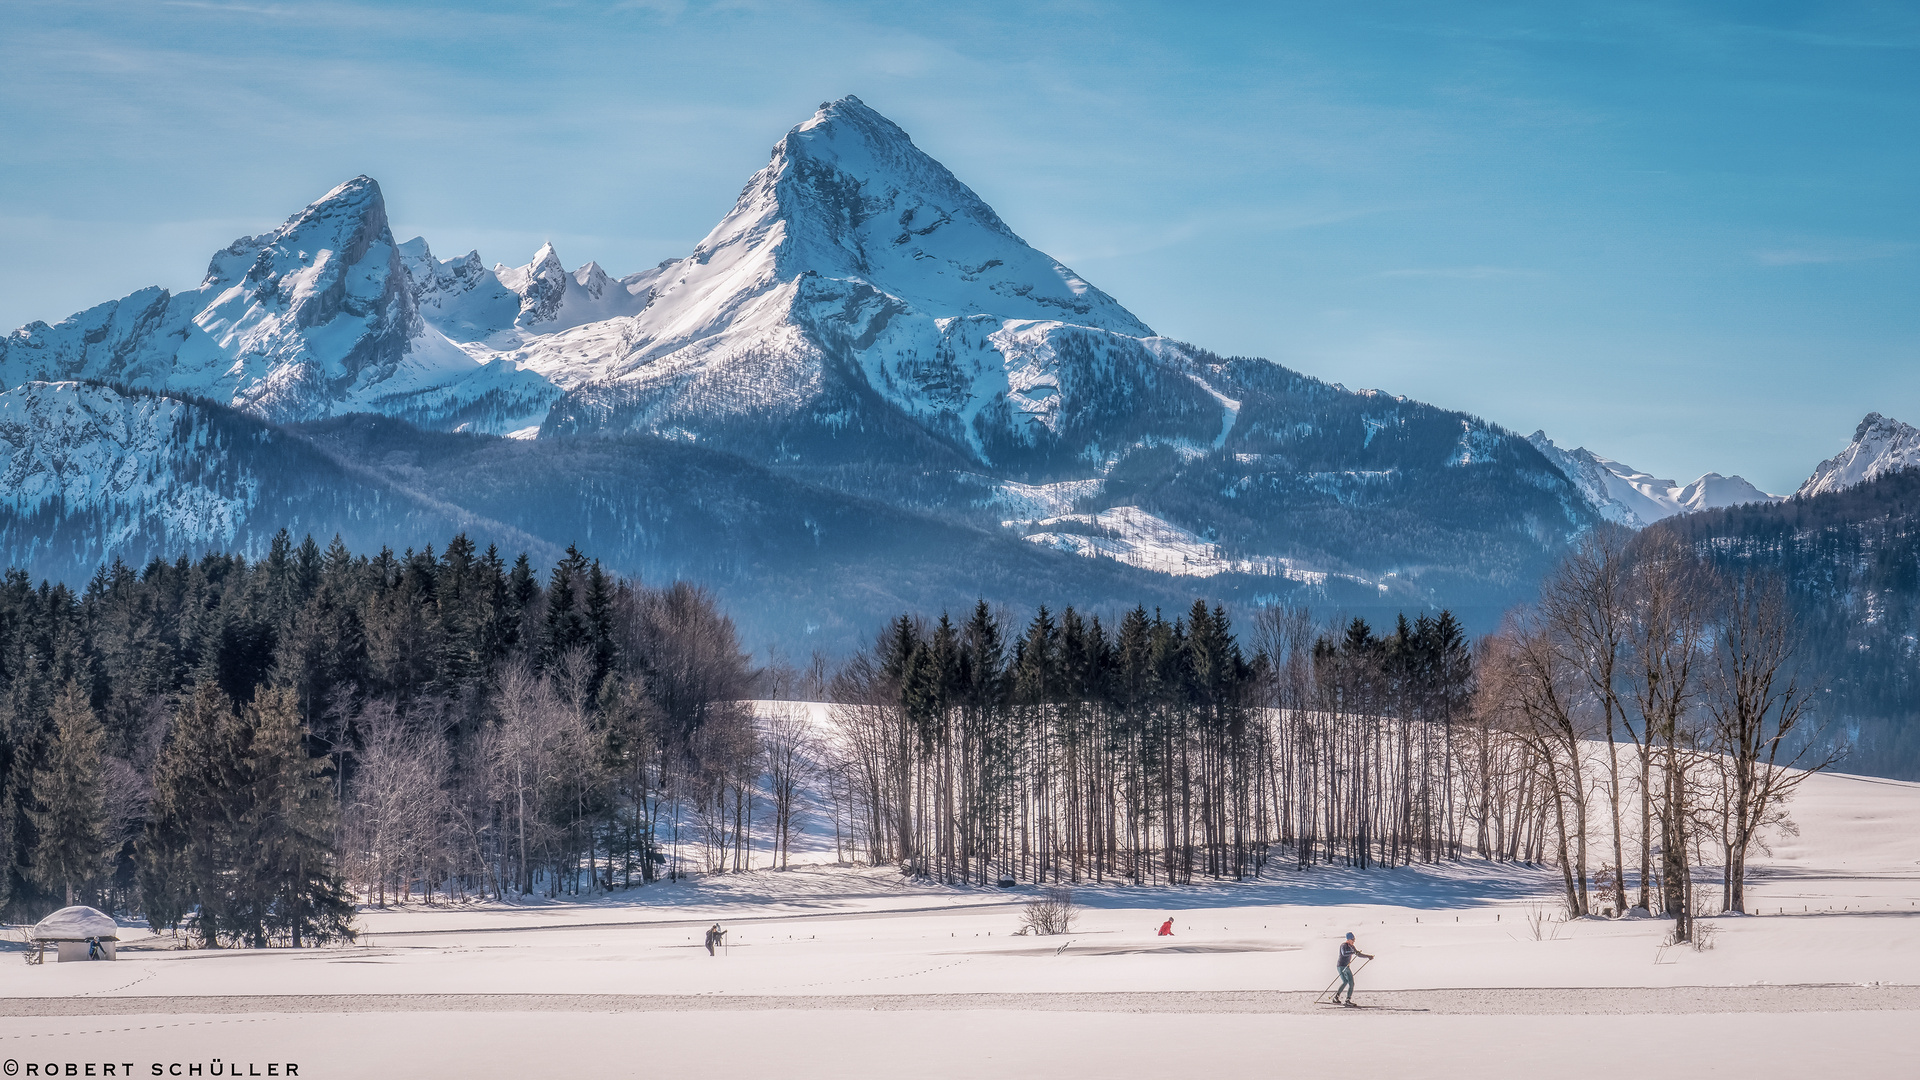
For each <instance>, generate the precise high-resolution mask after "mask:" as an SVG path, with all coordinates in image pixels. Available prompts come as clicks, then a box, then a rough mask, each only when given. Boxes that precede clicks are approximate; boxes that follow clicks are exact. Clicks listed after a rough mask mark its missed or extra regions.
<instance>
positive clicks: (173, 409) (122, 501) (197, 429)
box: [0, 382, 259, 547]
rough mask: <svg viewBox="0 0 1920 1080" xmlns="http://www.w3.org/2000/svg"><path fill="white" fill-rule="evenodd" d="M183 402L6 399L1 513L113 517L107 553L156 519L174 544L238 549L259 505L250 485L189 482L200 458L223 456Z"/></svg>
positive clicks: (32, 392) (50, 386)
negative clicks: (238, 537)
mask: <svg viewBox="0 0 1920 1080" xmlns="http://www.w3.org/2000/svg"><path fill="white" fill-rule="evenodd" d="M197 412H198V410H196V409H195V408H194V407H193V406H191V405H188V404H186V403H184V402H180V401H175V400H173V399H171V398H163V397H129V396H126V395H122V394H119V393H116V392H115V391H113V390H110V389H107V388H106V387H103V386H94V385H88V384H83V383H72V382H61V383H29V384H27V385H25V386H21V387H17V388H15V389H13V390H9V391H7V392H5V393H0V454H4V455H6V459H7V464H6V473H5V475H4V477H0V506H4V507H6V509H8V510H9V511H12V512H13V513H15V514H18V515H22V516H26V517H32V516H35V515H38V514H40V513H41V512H42V511H46V510H51V511H53V512H56V513H60V514H74V513H80V512H83V511H94V512H99V513H104V514H106V515H107V516H108V517H109V518H110V519H111V520H112V522H113V530H112V532H110V533H109V534H108V535H106V536H103V537H101V543H102V544H103V545H104V546H106V547H115V546H118V545H119V544H121V543H123V542H124V541H125V540H126V539H127V538H128V536H129V534H130V533H131V532H132V531H133V530H134V529H136V528H138V527H139V526H140V525H141V524H142V519H152V520H153V522H154V523H156V524H158V526H159V527H160V528H161V529H162V530H164V531H165V532H166V533H167V534H168V535H170V536H175V537H181V538H188V537H191V538H193V539H194V540H196V541H199V542H203V543H210V544H225V543H229V542H231V541H232V540H233V537H234V533H235V530H236V528H237V527H238V525H239V524H240V523H241V522H242V521H244V520H245V519H246V515H247V512H248V511H249V510H250V509H251V508H252V506H253V504H254V502H255V500H256V499H257V498H258V496H259V484H258V482H257V480H256V479H255V478H253V477H249V476H241V477H239V478H237V482H235V483H232V484H214V485H209V484H207V483H204V482H202V478H203V477H205V476H207V475H209V474H208V473H205V472H202V473H199V474H198V475H182V474H181V472H182V470H181V468H180V467H181V466H183V465H186V464H187V461H186V459H187V458H188V457H189V456H191V455H193V454H196V453H199V454H203V455H204V454H209V453H211V454H218V453H219V449H218V447H217V446H214V445H211V444H212V442H213V439H212V431H211V429H210V428H209V427H208V426H207V425H206V424H205V423H203V422H202V419H201V418H200V417H199V416H197V415H196V413H197Z"/></svg>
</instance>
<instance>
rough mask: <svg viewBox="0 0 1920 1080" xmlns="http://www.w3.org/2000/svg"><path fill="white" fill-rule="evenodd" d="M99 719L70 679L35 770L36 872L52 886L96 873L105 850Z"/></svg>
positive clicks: (81, 881) (70, 885) (79, 882)
mask: <svg viewBox="0 0 1920 1080" xmlns="http://www.w3.org/2000/svg"><path fill="white" fill-rule="evenodd" d="M102 738H103V736H102V732H101V729H100V719H99V717H97V716H95V715H94V712H93V706H92V705H91V704H89V703H88V701H87V696H86V693H85V692H84V691H82V690H81V689H80V684H79V683H77V682H71V681H69V682H68V683H67V685H66V687H65V688H64V689H63V690H61V692H60V695H59V696H58V697H56V698H55V699H54V702H53V739H52V741H51V743H50V745H49V747H48V753H47V760H46V764H45V765H43V766H42V767H41V768H38V769H35V770H34V773H33V802H34V804H35V805H34V809H33V810H32V811H30V813H31V815H32V818H33V824H34V832H35V834H36V835H35V837H34V841H35V842H34V852H33V874H34V877H35V879H37V880H38V881H39V883H40V884H41V885H42V886H44V887H45V888H48V889H64V890H65V892H66V899H67V906H72V904H73V897H74V891H75V889H76V888H78V887H81V886H84V885H86V884H88V883H89V882H90V881H92V880H93V878H94V877H95V876H96V875H98V873H99V872H100V870H101V868H102V864H103V863H104V861H105V856H106V825H107V811H106V802H105V799H104V793H103V791H102V789H101V784H100V744H101V742H102Z"/></svg>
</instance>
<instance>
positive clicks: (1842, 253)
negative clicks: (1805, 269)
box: [1753, 244, 1914, 266]
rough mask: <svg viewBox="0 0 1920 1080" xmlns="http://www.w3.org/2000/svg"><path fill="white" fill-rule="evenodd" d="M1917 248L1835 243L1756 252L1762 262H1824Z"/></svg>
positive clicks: (1860, 259) (1856, 259)
mask: <svg viewBox="0 0 1920 1080" xmlns="http://www.w3.org/2000/svg"><path fill="white" fill-rule="evenodd" d="M1913 249H1914V245H1912V244H1835V245H1817V244H1816V245H1809V246H1807V247H1793V248H1772V249H1768V250H1764V251H1756V252H1754V253H1753V261H1755V262H1757V263H1759V264H1760V265H1761V266H1813V265H1818V264H1821V263H1849V262H1867V261H1869V260H1872V259H1893V258H1898V257H1900V256H1902V255H1905V254H1907V253H1908V252H1910V251H1912V250H1913Z"/></svg>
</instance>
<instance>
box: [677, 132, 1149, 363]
mask: <svg viewBox="0 0 1920 1080" xmlns="http://www.w3.org/2000/svg"><path fill="white" fill-rule="evenodd" d="M686 263H687V264H690V266H689V269H691V268H692V267H702V268H704V267H707V266H709V265H713V264H717V267H716V269H717V270H718V271H719V274H718V275H717V276H719V277H720V278H722V279H724V280H725V281H726V282H727V283H728V284H729V285H732V286H734V287H736V288H737V287H740V286H745V285H751V286H754V287H756V288H771V287H774V286H775V285H776V284H778V283H784V282H791V281H793V280H795V279H796V278H798V277H800V276H802V275H805V274H808V273H812V274H814V275H818V276H821V277H825V278H832V279H842V280H853V281H858V282H861V283H863V284H864V285H866V286H869V287H871V288H873V289H877V290H879V291H880V292H882V293H885V294H887V295H889V296H892V297H896V298H898V299H899V300H901V301H904V302H905V303H906V304H907V305H908V306H910V307H911V308H912V309H913V310H914V311H916V312H917V313H920V314H925V315H932V316H946V317H951V316H962V317H964V316H971V315H980V314H990V315H997V316H1000V317H1002V318H1009V319H1034V320H1049V321H1060V322H1067V323H1073V324H1077V325H1082V326H1090V327H1096V328H1099V329H1103V330H1110V331H1115V332H1118V333H1123V334H1129V335H1133V336H1138V337H1146V336H1151V334H1152V333H1153V331H1152V330H1150V329H1148V327H1147V326H1146V324H1145V323H1142V322H1141V321H1140V320H1139V319H1137V318H1135V317H1134V316H1133V314H1132V313H1131V312H1129V311H1127V310H1126V309H1125V308H1124V307H1121V306H1120V304H1119V303H1118V302H1117V301H1115V300H1114V299H1113V298H1112V297H1110V296H1108V295H1107V294H1105V293H1103V292H1101V291H1100V290H1099V289H1096V288H1094V287H1093V286H1092V285H1089V284H1088V283H1087V282H1086V281H1085V280H1083V279H1082V278H1081V277H1080V276H1079V275H1077V274H1075V273H1074V272H1073V271H1071V270H1069V269H1067V268H1066V267H1065V266H1062V265H1061V264H1060V263H1058V262H1056V261H1055V260H1053V259H1052V258H1050V257H1048V256H1047V255H1046V254H1044V253H1042V252H1039V251H1036V250H1034V249H1033V248H1032V247H1029V246H1028V245H1027V243H1026V241H1024V240H1022V239H1020V237H1019V236H1017V235H1015V234H1014V232H1013V230H1011V229H1009V228H1008V227H1007V225H1006V223H1005V222H1003V221H1001V220H1000V216H999V215H998V214H996V213H994V211H993V209H992V207H989V206H988V205H987V204H986V203H985V202H983V201H982V200H981V199H980V197H979V196H978V195H976V194H974V192H973V190H972V189H970V188H968V187H967V186H966V185H965V184H963V183H961V182H960V180H959V179H958V178H957V177H955V176H954V175H953V173H951V172H949V171H948V170H947V168H946V166H944V165H942V164H940V163H939V162H938V161H935V160H934V159H933V158H932V157H930V156H928V155H927V154H926V153H925V152H924V151H922V150H921V149H920V148H919V147H917V146H915V145H914V143H913V140H912V139H911V138H910V137H909V136H908V135H907V133H906V132H905V131H903V130H901V128H900V127H899V125H897V124H895V123H893V121H891V120H888V119H887V118H886V117H884V116H882V115H880V114H879V113H878V112H875V111H874V110H873V109H870V108H868V107H867V106H866V105H865V104H864V103H862V102H861V101H860V99H859V98H856V97H845V98H841V99H840V100H838V101H833V102H828V103H826V104H824V105H822V106H821V108H820V110H819V111H818V112H816V113H814V114H813V116H812V117H810V118H809V119H807V120H806V121H805V122H803V123H801V124H799V125H798V126H796V127H795V128H793V130H791V131H789V132H788V133H787V135H786V137H785V138H783V139H782V140H781V141H780V143H779V145H777V146H775V147H774V150H773V157H772V160H771V161H770V162H769V163H768V164H767V167H766V168H764V169H762V170H760V171H759V172H758V173H755V174H754V175H753V177H752V178H751V179H750V180H748V182H747V185H746V188H745V189H744V190H743V191H742V192H741V193H740V197H739V199H738V200H737V201H736V202H735V204H734V208H733V210H732V211H731V212H730V213H728V214H727V216H726V217H725V218H724V219H722V220H721V222H720V224H719V225H717V226H716V227H715V228H714V230H713V231H712V232H711V233H709V234H708V236H707V237H706V239H704V240H702V241H701V243H700V245H699V247H698V248H696V249H695V250H694V253H693V255H692V256H691V257H690V258H689V259H687V260H686ZM707 276H709V275H705V274H694V275H692V277H693V278H694V280H690V281H689V282H688V284H691V285H696V286H697V285H699V284H701V282H699V280H698V279H699V278H704V277H707ZM681 288H684V286H675V289H676V291H679V289H681ZM720 306H723V307H725V306H729V305H726V304H722V305H720Z"/></svg>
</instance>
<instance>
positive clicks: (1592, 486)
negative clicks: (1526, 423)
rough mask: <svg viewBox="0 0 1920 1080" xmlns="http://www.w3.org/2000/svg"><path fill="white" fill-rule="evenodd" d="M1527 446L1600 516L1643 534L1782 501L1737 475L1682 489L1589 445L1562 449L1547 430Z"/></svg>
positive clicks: (1710, 477)
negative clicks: (1677, 519) (1677, 521)
mask: <svg viewBox="0 0 1920 1080" xmlns="http://www.w3.org/2000/svg"><path fill="white" fill-rule="evenodd" d="M1527 441H1528V442H1530V443H1532V444H1533V445H1534V447H1535V449H1538V450H1539V451H1540V452H1541V453H1542V454H1545V455H1546V457H1547V460H1549V461H1551V462H1553V463H1554V464H1555V465H1558V466H1559V467H1560V471H1561V472H1563V473H1565V474H1566V475H1567V478H1568V479H1569V480H1572V481H1573V482H1574V483H1575V484H1576V485H1578V486H1579V488H1580V492H1581V494H1583V495H1585V496H1586V497H1587V501H1588V502H1590V503H1592V504H1593V507H1594V509H1596V510H1598V511H1599V513H1600V516H1601V517H1604V518H1606V519H1607V520H1608V521H1612V522H1616V523H1618V524H1621V525H1626V526H1628V527H1630V528H1635V529H1642V528H1645V527H1647V526H1648V525H1651V524H1653V523H1654V522H1656V521H1659V520H1661V519H1663V518H1669V517H1672V516H1673V515H1675V514H1685V513H1690V512H1692V511H1695V510H1717V509H1719V508H1720V507H1723V506H1739V505H1741V504H1743V503H1768V502H1779V501H1780V496H1778V495H1769V494H1767V493H1766V492H1764V491H1761V490H1760V489H1759V488H1757V487H1754V486H1753V485H1752V484H1750V483H1748V482H1747V481H1746V480H1744V479H1742V478H1740V477H1738V476H1721V475H1720V474H1719V473H1708V474H1706V475H1705V476H1702V477H1701V478H1700V479H1698V480H1695V481H1694V482H1693V483H1691V484H1686V485H1684V486H1683V485H1680V484H1676V483H1674V482H1673V481H1671V480H1661V479H1658V478H1656V477H1654V476H1652V475H1650V474H1648V473H1644V472H1641V471H1640V470H1638V469H1635V468H1633V467H1632V466H1630V465H1622V464H1620V463H1619V462H1617V461H1613V460H1611V459H1608V458H1603V457H1601V456H1600V455H1598V454H1596V453H1594V452H1593V451H1591V450H1588V449H1587V448H1586V447H1584V446H1581V447H1575V448H1574V449H1572V450H1563V449H1561V448H1560V447H1559V446H1556V445H1554V442H1553V440H1552V439H1549V438H1547V433H1546V432H1544V431H1536V432H1534V433H1533V434H1532V435H1529V436H1527Z"/></svg>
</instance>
